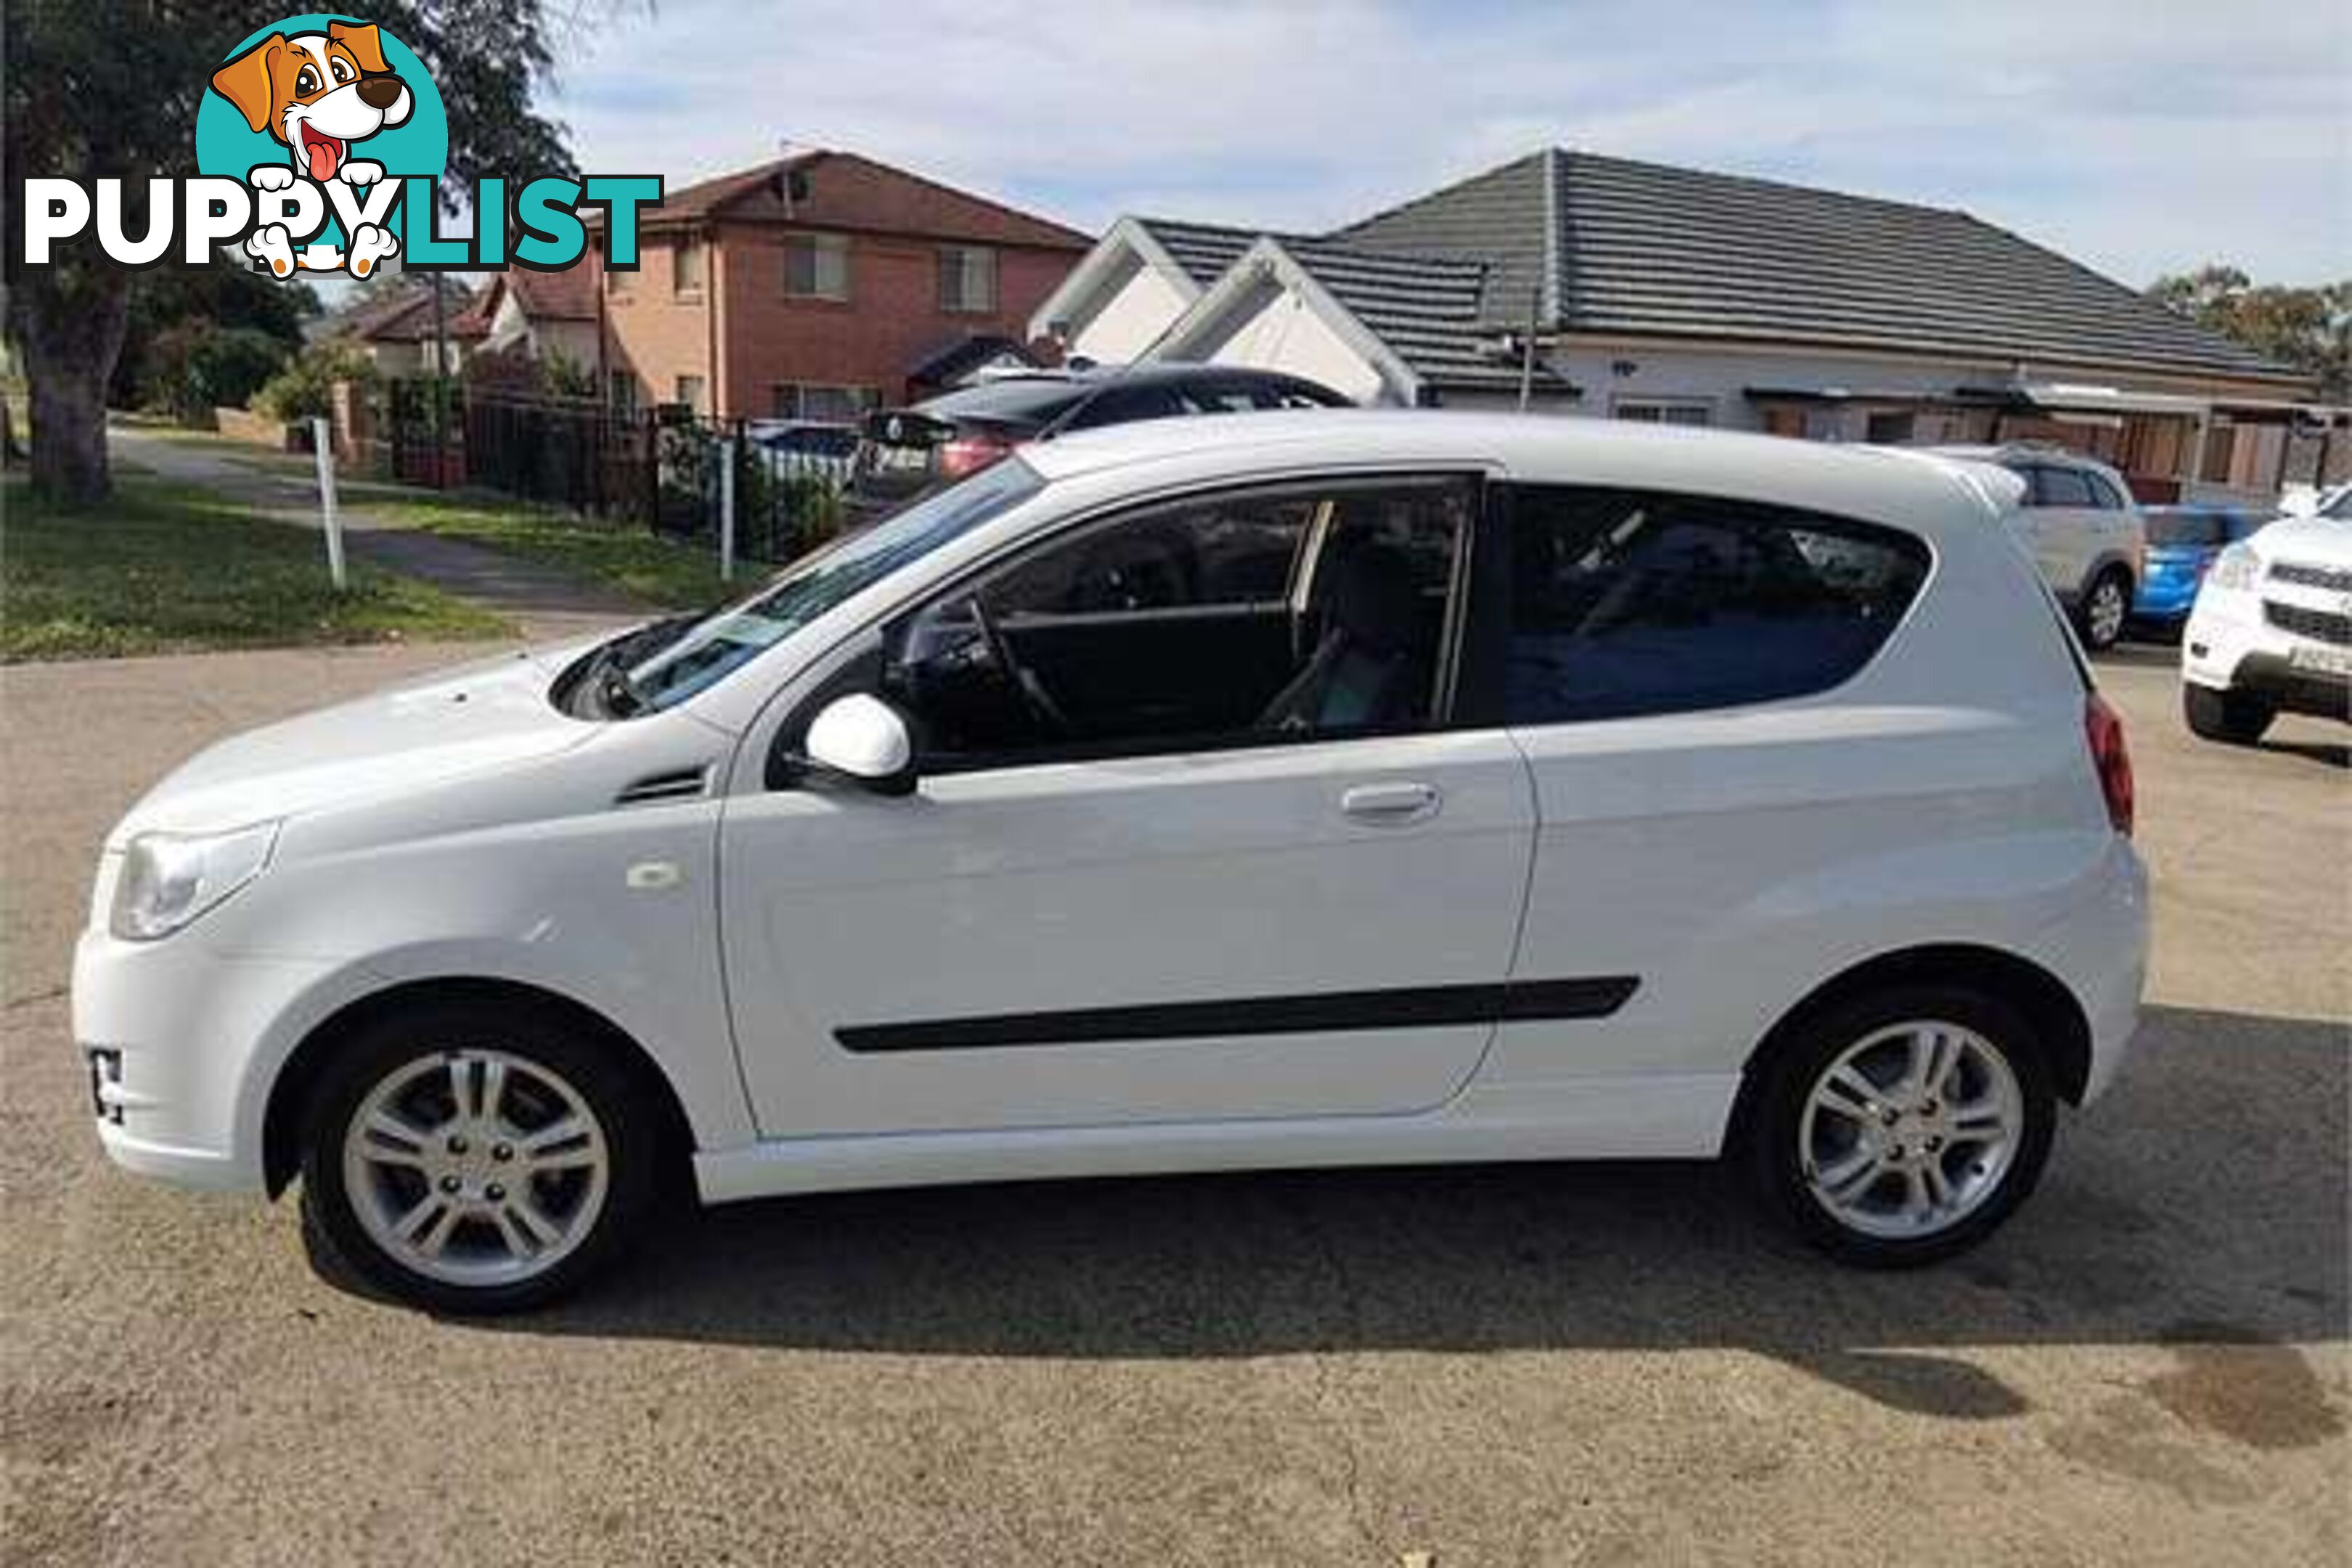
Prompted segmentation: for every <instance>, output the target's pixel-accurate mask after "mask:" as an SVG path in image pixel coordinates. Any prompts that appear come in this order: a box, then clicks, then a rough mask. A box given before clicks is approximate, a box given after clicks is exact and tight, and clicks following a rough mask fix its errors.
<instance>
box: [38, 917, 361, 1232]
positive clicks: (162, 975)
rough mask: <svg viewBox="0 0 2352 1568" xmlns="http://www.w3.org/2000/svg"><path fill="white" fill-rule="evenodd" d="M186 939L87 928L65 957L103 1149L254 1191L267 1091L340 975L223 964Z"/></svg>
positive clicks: (162, 1175) (246, 962) (302, 964)
mask: <svg viewBox="0 0 2352 1568" xmlns="http://www.w3.org/2000/svg"><path fill="white" fill-rule="evenodd" d="M188 935H189V933H185V932H183V933H182V934H181V935H179V936H175V937H167V938H165V939H164V940H163V941H162V942H122V941H119V940H117V939H116V938H114V937H112V936H110V934H108V933H107V932H106V931H103V930H91V931H84V932H83V933H82V936H81V940H80V942H79V944H78V945H77V946H76V948H75V950H74V973H73V1032H74V1038H75V1040H76V1041H77V1042H79V1049H80V1051H81V1053H82V1060H83V1066H84V1070H85V1071H87V1072H89V1075H90V1080H91V1081H90V1092H91V1100H90V1109H91V1113H92V1116H93V1118H94V1120H95V1121H96V1124H97V1128H98V1136H99V1140H100V1142H101V1143H103V1144H104V1145H105V1147H106V1152H107V1153H108V1155H109V1156H110V1157H111V1158H112V1159H113V1161H114V1163H116V1164H118V1165H121V1166H122V1167H123V1168H124V1169H125V1170H128V1171H132V1172H135V1173H138V1174H141V1175H143V1176H152V1177H154V1178H156V1179H158V1180H161V1181H166V1182H171V1183H174V1184H178V1185H181V1186H188V1187H199V1188H206V1189H215V1190H223V1189H236V1190H242V1189H255V1188H258V1187H260V1186H261V1185H262V1153H261V1130H262V1121H263V1112H264V1111H265V1110H266V1109H267V1102H268V1086H269V1084H270V1082H271V1081H272V1079H274V1077H275V1075H276V1068H277V1067H278V1064H279V1063H280V1062H281V1061H282V1060H283V1059H284V1058H285V1057H286V1056H288V1055H289V1054H291V1051H292V1048H293V1046H294V1045H295V1043H297V1042H298V1041H299V1039H300V1037H301V1036H302V1035H303V1034H306V1033H308V1031H309V1029H310V1026H312V1025H314V1024H315V1023H316V1022H317V1021H319V1020H320V1019H321V1018H323V1017H324V1016H326V1013H327V1012H328V1011H330V1010H331V1002H332V999H333V998H332V995H331V992H332V990H333V985H334V983H335V981H336V980H337V972H336V966H334V965H331V964H329V963H312V962H308V961H296V960H279V959H268V960H263V959H252V958H232V957H225V956H223V955H221V954H219V953H216V952H211V951H209V950H207V949H205V948H204V947H202V946H199V945H196V944H195V943H194V942H190V941H189V940H188Z"/></svg>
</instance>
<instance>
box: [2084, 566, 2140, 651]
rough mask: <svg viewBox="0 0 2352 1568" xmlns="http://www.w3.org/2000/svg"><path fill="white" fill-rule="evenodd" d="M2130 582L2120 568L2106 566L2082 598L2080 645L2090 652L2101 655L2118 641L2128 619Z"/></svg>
mask: <svg viewBox="0 0 2352 1568" xmlns="http://www.w3.org/2000/svg"><path fill="white" fill-rule="evenodd" d="M2131 601H2132V588H2131V579H2130V578H2129V577H2128V576H2126V575H2125V574H2124V571H2123V569H2122V568H2121V567H2118V566H2110V567H2108V568H2107V569H2106V570H2105V571H2104V572H2102V573H2100V574H2098V576H2097V577H2095V578H2094V579H2093V580H2092V582H2091V585H2090V587H2089V588H2088V589H2087V590H2085V591H2084V595H2083V608H2082V613H2081V615H2080V616H2078V617H2077V620H2078V621H2079V623H2080V630H2081V631H2082V634H2083V646H2084V647H2087V648H2089V649H2090V650H2091V651H2092V652H2093V653H2105V651H2106V650H2107V649H2109V648H2111V647H2115V646H2116V643H2118V642H2120V641H2121V640H2122V639H2123V635H2124V626H2125V625H2126V623H2127V622H2128V621H2129V620H2130V619H2131Z"/></svg>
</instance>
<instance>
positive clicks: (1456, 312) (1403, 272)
mask: <svg viewBox="0 0 2352 1568" xmlns="http://www.w3.org/2000/svg"><path fill="white" fill-rule="evenodd" d="M1279 243H1280V244H1281V246H1282V247H1283V249H1284V250H1285V251H1286V252H1288V253H1289V255H1290V256H1291V257H1292V258H1293V259H1295V260H1296V261H1297V263H1298V265H1299V266H1300V267H1301V268H1304V269H1305V270H1306V272H1307V276H1309V277H1311V278H1313V279H1315V281H1316V282H1318V283H1319V284H1321V285H1322V286H1323V289H1324V290H1325V291H1326V292H1327V293H1328V294H1329V295H1330V296H1331V297H1332V298H1333V299H1334V300H1338V301H1339V303H1340V304H1341V305H1343V306H1345V307H1346V308H1347V310H1348V311H1349V314H1351V315H1353V316H1354V317H1355V318H1356V319H1357V320H1358V321H1361V322H1362V323H1363V324H1364V325H1365V327H1366V328H1368V329H1370V331H1371V332H1372V334H1373V335H1374V336H1376V337H1378V338H1379V339H1380V340H1381V342H1383V343H1386V344H1387V345H1388V346H1389V348H1390V349H1391V351H1392V352H1393V353H1395V354H1396V356H1397V357H1398V358H1399V359H1402V361H1404V362H1405V363H1406V364H1407V365H1409V366H1411V367H1412V372H1413V374H1415V375H1418V376H1420V377H1421V378H1422V379H1423V381H1426V382H1429V383H1431V384H1433V385H1437V386H1488V387H1494V388H1496V389H1507V388H1513V387H1516V386H1517V384H1518V380H1519V367H1518V363H1517V361H1516V360H1513V359H1511V358H1509V357H1508V356H1507V355H1505V354H1503V353H1498V352H1497V339H1498V336H1499V334H1498V332H1497V331H1496V330H1495V329H1494V328H1493V327H1492V326H1490V325H1488V324H1487V322H1486V320H1485V311H1484V309H1483V301H1484V299H1485V295H1486V275H1487V272H1488V270H1489V268H1488V267H1487V264H1486V263H1485V262H1483V261H1462V260H1452V259H1442V258H1429V257H1402V256H1383V255H1380V254H1378V253H1377V252H1372V251H1365V250H1357V249H1353V248H1350V247H1344V246H1339V245H1333V244H1331V243H1329V242H1328V241H1325V240H1297V239H1294V240H1284V241H1280V242H1279ZM1536 374H1537V384H1538V386H1539V387H1542V386H1549V387H1551V388H1553V389H1554V390H1557V388H1558V384H1559V383H1558V379H1557V378H1556V377H1555V376H1553V375H1552V374H1551V373H1549V371H1546V370H1545V369H1543V367H1542V366H1541V365H1540V364H1538V367H1537V373H1536Z"/></svg>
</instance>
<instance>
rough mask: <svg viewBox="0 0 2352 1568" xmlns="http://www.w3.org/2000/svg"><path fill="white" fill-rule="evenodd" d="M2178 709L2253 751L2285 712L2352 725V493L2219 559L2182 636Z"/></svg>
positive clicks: (2210, 732)
mask: <svg viewBox="0 0 2352 1568" xmlns="http://www.w3.org/2000/svg"><path fill="white" fill-rule="evenodd" d="M2180 678H2181V706H2182V708H2183V710H2185V714H2186V717H2187V718H2188V721H2189V729H2190V730H2192V731H2195V732H2196V733H2197V734H2198V735H2200V736H2202V737H2203V738H2204V739H2206V740H2209V741H2226V742H2230V743H2231V744H2233V745H2240V746H2250V745H2252V744H2253V743H2254V742H2256V741H2259V740H2261V739H2262V738H2263V731H2266V730H2268V729H2269V728H2270V727H2271V721H2272V720H2273V719H2275V718H2277V717H2278V715H2279V714H2281V713H2309V714H2315V715H2317V716H2319V717H2321V718H2327V719H2346V718H2352V486H2346V487H2343V488H2341V489H2337V490H2336V491H2335V492H2334V493H2333V494H2332V495H2329V496H2326V497H2323V498H2321V500H2319V502H2318V504H2317V506H2316V507H2315V510H2313V512H2312V513H2311V515H2309V516H2306V517H2287V518H2282V519H2280V520H2279V521H2276V522H2273V523H2269V524H2266V525H2265V526H2264V527H2263V528H2262V529H2260V530H2258V531H2256V532H2254V533H2253V534H2252V536H2251V537H2249V538H2246V539H2242V540H2241V541H2239V542H2237V543H2235V544H2232V545H2231V546H2230V547H2229V548H2228V549H2227V550H2224V551H2222V552H2221V554H2220V555H2219V556H2218V557H2216V558H2215V559H2214V562H2213V564H2212V567H2211V568H2210V570H2209V571H2208V572H2207V573H2206V574H2205V581H2204V583H2203V584H2201V585H2200V587H2199V588H2198V590H2197V603H2196V605H2195V606H2194V607H2193V608H2192V609H2191V610H2190V611H2189V626H2188V629H2187V630H2186V631H2185V632H2183V633H2182V634H2181V638H2180Z"/></svg>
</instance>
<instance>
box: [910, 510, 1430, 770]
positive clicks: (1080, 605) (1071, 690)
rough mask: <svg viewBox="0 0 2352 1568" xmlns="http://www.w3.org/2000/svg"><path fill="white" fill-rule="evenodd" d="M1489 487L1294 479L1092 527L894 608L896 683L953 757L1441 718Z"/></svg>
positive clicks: (1346, 731) (1164, 745) (1178, 745)
mask: <svg viewBox="0 0 2352 1568" xmlns="http://www.w3.org/2000/svg"><path fill="white" fill-rule="evenodd" d="M1476 497H1477V487H1476V485H1475V483H1473V482H1472V481H1469V480H1466V479H1427V480H1409V481H1400V480H1369V481H1368V480H1351V481H1339V482H1330V483H1324V484H1320V485H1317V484H1300V485H1285V486H1282V487H1280V488H1277V489H1253V490H1239V491H1231V492H1225V493H1223V494H1219V495H1215V496H1207V497H1193V498H1188V499H1186V500H1181V501H1175V502H1169V503H1162V504H1160V505H1155V506H1153V507H1150V508H1148V509H1145V510H1140V511H1136V512H1131V513H1128V514H1125V515H1122V516H1120V517H1118V518H1116V519H1113V520H1110V521H1106V522H1102V523H1097V524H1093V525H1088V526H1086V527H1083V528H1081V529H1079V530H1078V531H1076V532H1074V533H1072V534H1069V535H1066V536H1064V537H1062V538H1058V539H1055V540H1053V541H1050V542H1046V543H1045V544H1043V545H1040V546H1039V547H1037V548H1036V549H1035V550H1034V551H1031V552H1027V553H1026V554H1024V556H1022V557H1021V558H1019V559H1018V560H1015V561H1013V562H1012V563H1008V564H1006V565H1004V566H1003V567H1000V568H998V569H997V570H995V571H994V572H992V573H991V574H988V575H987V576H986V577H984V578H983V579H982V581H981V582H980V583H978V584H975V585H973V586H971V587H967V588H963V589H959V590H958V591H956V592H954V593H952V594H950V595H948V596H946V597H945V598H943V599H941V600H940V601H939V602H937V603H935V604H933V605H929V606H928V607H926V608H925V609H923V610H921V611H919V613H917V614H916V615H914V616H910V617H909V618H908V619H907V620H906V621H904V622H902V623H901V624H900V625H899V626H897V627H894V628H893V629H892V631H891V633H890V636H889V638H888V644H889V648H888V658H887V672H888V673H887V676H886V680H885V685H886V689H887V695H888V696H890V697H891V699H892V700H895V701H897V702H898V703H899V704H900V705H901V706H902V707H904V708H905V709H906V710H908V713H909V714H910V715H911V716H912V717H913V719H914V720H915V721H916V725H917V728H918V730H919V733H920V735H921V738H922V742H923V750H924V758H925V766H926V767H931V768H939V767H949V768H954V767H977V766H998V765H1006V764H1011V763H1024V762H1036V761H1049V760H1062V759H1067V758H1071V757H1081V756H1115V755H1135V754H1142V753H1149V752H1179V751H1196V750H1208V749H1213V748H1216V747H1222V746H1234V745H1249V744H1274V743H1277V742H1284V741H1288V740H1297V739H1314V738H1325V739H1328V738H1334V737H1339V736H1346V735H1357V734H1368V733H1393V732H1396V731H1406V730H1412V729H1417V728H1421V727H1423V726H1425V725H1428V724H1430V723H1432V722H1433V721H1435V720H1436V719H1437V718H1438V717H1439V714H1440V708H1439V699H1440V692H1441V674H1442V670H1443V667H1444V662H1445V661H1444V657H1443V652H1444V647H1445V645H1446V637H1447V630H1448V625H1449V622H1448V616H1449V606H1450V605H1451V604H1452V602H1453V600H1454V595H1455V584H1456V583H1457V580H1458V579H1459V576H1460V572H1459V563H1460V562H1461V561H1462V559H1463V558H1464V554H1465V551H1466V548H1467V544H1468V540H1469V533H1470V527H1471V521H1472V518H1473V516H1474V513H1475V504H1476Z"/></svg>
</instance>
